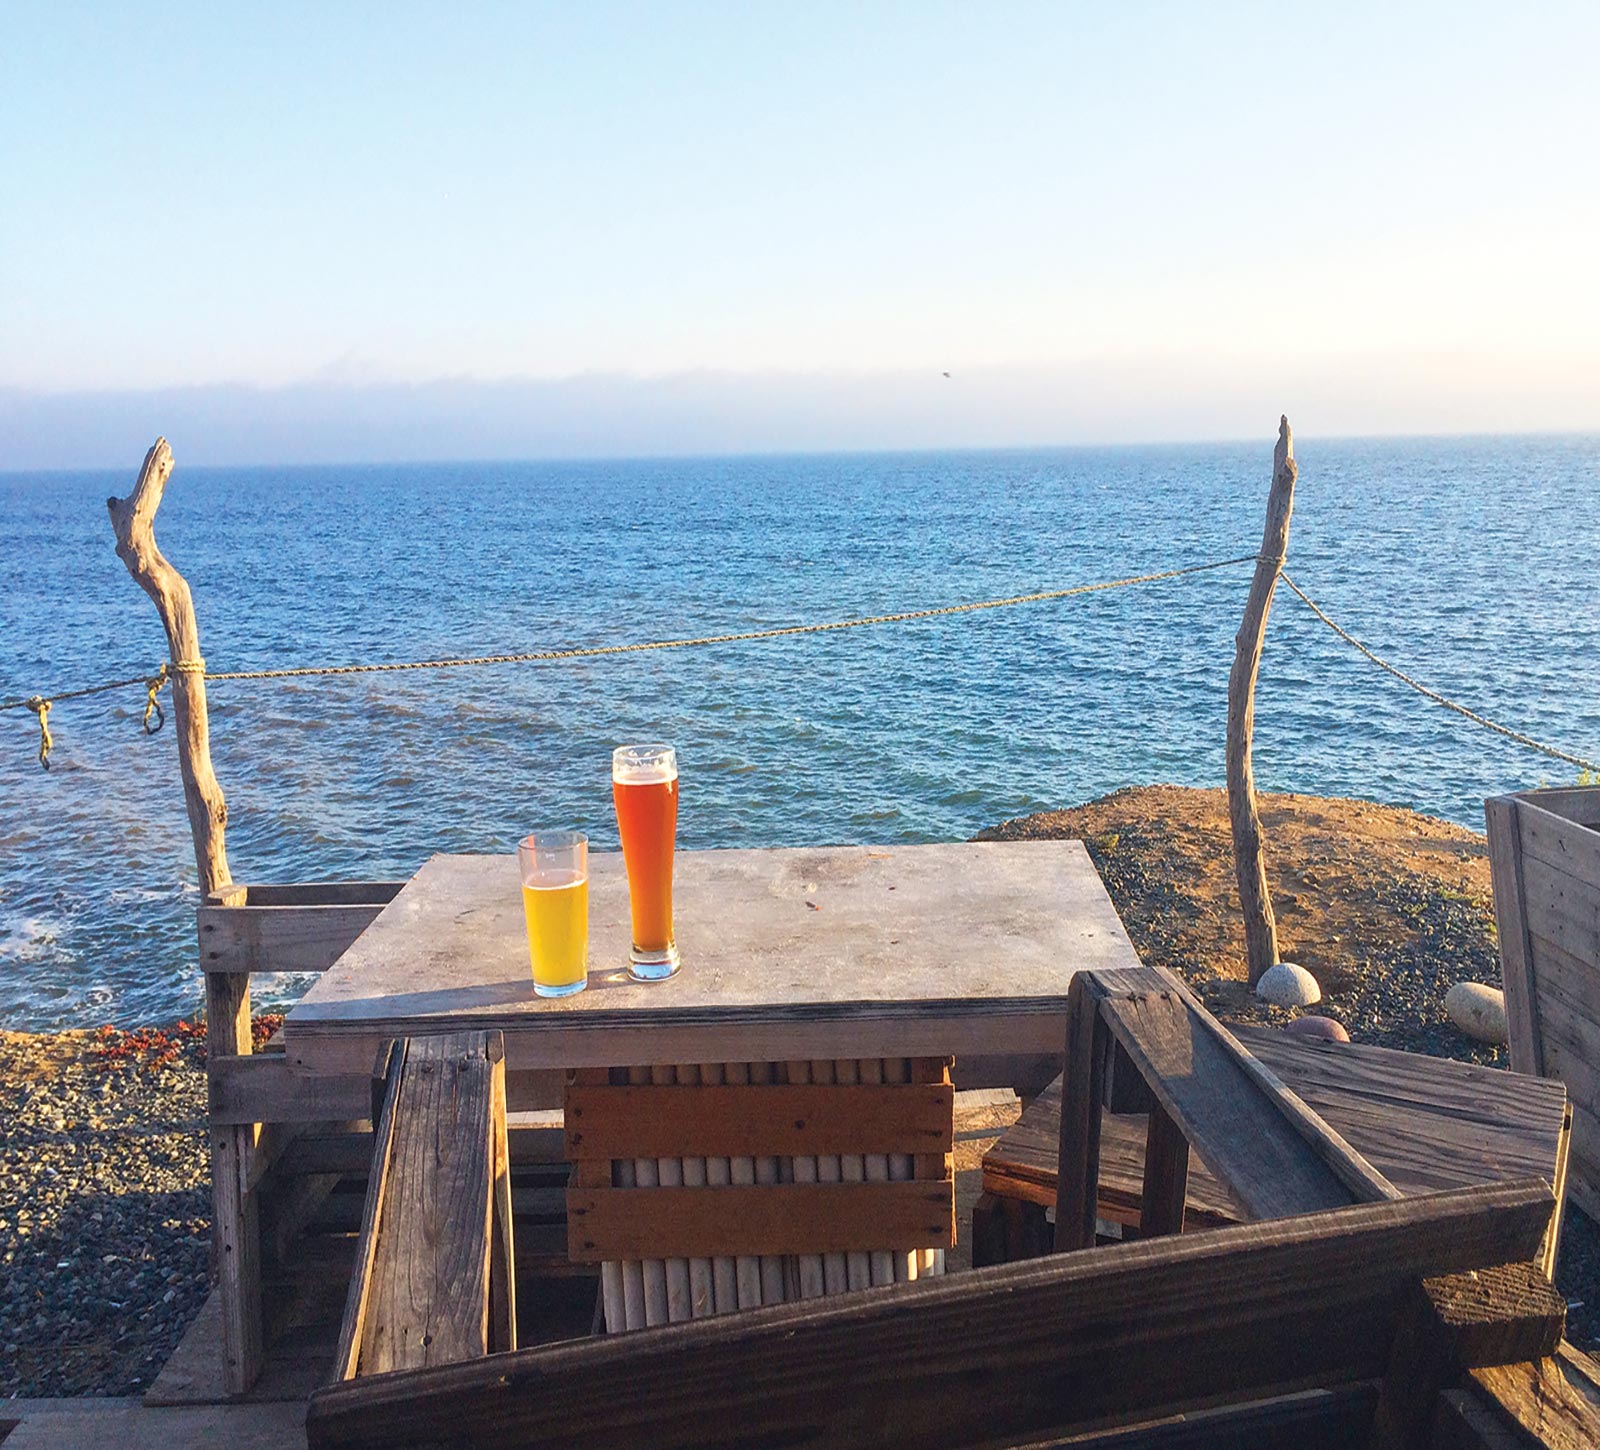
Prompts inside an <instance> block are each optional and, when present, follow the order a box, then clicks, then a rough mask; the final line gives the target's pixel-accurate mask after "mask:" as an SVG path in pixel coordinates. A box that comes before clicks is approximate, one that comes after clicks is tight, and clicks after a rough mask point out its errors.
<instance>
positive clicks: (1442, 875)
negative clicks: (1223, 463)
mask: <svg viewBox="0 0 1600 1450" xmlns="http://www.w3.org/2000/svg"><path fill="white" fill-rule="evenodd" d="M1262 817H1263V820H1264V822H1265V825H1266V831H1267V840H1268V850H1269V852H1270V855H1269V874H1270V879H1271V886H1272V893H1273V900H1274V904H1275V906H1276V907H1277V911H1278V924H1279V934H1280V942H1281V946H1282V955H1283V956H1284V957H1285V958H1286V959H1289V960H1293V961H1297V962H1299V963H1301V964H1302V965H1303V966H1305V967H1307V968H1309V969H1310V970H1311V971H1312V972H1313V973H1314V974H1315V975H1316V977H1317V978H1318V980H1319V981H1320V982H1321V984H1322V988H1323V991H1324V993H1325V999H1324V1001H1323V1002H1322V1003H1321V1004H1319V1005H1318V1006H1317V1007H1316V1008H1315V1009H1313V1010H1315V1011H1318V1012H1323V1013H1326V1014H1327V1015H1328V1016H1331V1017H1335V1018H1337V1019H1338V1020H1339V1021H1340V1022H1342V1023H1343V1024H1344V1025H1345V1026H1346V1027H1347V1028H1348V1029H1349V1031H1350V1034H1351V1036H1352V1037H1353V1038H1354V1039H1355V1040H1356V1041H1358V1042H1373V1043H1378V1044H1381V1045H1384V1046H1390V1047H1400V1048H1405V1049H1408V1050H1410V1051H1414V1052H1431V1053H1434V1054H1437V1055H1445V1056H1451V1057H1460V1058H1466V1059H1470V1060H1475V1061H1479V1062H1489V1063H1497V1064H1499V1065H1502V1066H1503V1065H1504V1052H1503V1050H1501V1049H1496V1048H1489V1047H1484V1046H1482V1045H1481V1044H1477V1043H1474V1042H1471V1041H1470V1040H1469V1039H1467V1038H1465V1037H1463V1036H1462V1035H1461V1034H1460V1033H1459V1032H1457V1031H1456V1029H1455V1028H1454V1027H1452V1026H1451V1025H1450V1023H1449V1021H1448V1019H1447V1018H1446V1016H1445V1013H1444V1006H1443V1002H1444V993H1445V991H1446V990H1447V989H1448V988H1449V987H1450V986H1451V985H1452V984H1453V983H1454V982H1456V981H1458V980H1462V979H1467V980H1473V981H1481V982H1488V983H1492V984H1496V985H1498V982H1499V960H1498V957H1497V955H1496V950H1495V943H1494V923H1493V917H1492V914H1491V912H1490V908H1489V873H1488V863H1487V860H1486V857H1485V847H1484V842H1483V838H1482V837H1481V836H1478V835H1475V834H1473V833H1472V832H1470V831H1465V830H1462V829H1461V828H1459V827H1456V826H1451V825H1447V824H1445V823H1443V822H1440V821H1435V820H1432V819H1431V818H1429V817H1425V816H1419V815H1416V814H1414V813H1413V812H1410V811H1402V810H1394V809H1390V808H1388V807H1383V806H1375V805H1370V804H1367V803H1365V802H1361V801H1341V800H1326V799H1322V798H1317V797H1309V796H1268V797H1266V798H1265V799H1264V800H1263V802H1262ZM984 836H985V837H989V838H995V839H1008V840H1009V839H1026V838H1030V837H1040V836H1072V837H1080V838H1082V839H1083V840H1085V841H1086V842H1087V844H1088V848H1089V852H1090V854H1091V855H1092V856H1093V858H1094V860H1095V864H1096V866H1097V867H1098V868H1099V870H1100V873H1101V875H1102V877H1103V878H1104V879H1105V882H1106V885H1107V888H1108V889H1109V890H1110V893H1111V896H1112V899H1113V900H1114V901H1115V903H1116V906H1117V910H1118V911H1119V912H1120V913H1121V915H1122V919H1123V921H1124V922H1125V923H1126V924H1127V927H1128V931H1129V934H1130V936H1131V937H1132V938H1133V942H1134V945H1135V946H1136V947H1137V948H1138V949H1139V951H1140V953H1141V954H1142V955H1143V956H1144V957H1145V958H1146V960H1149V961H1156V962H1161V963H1163V964H1164V965H1166V966H1168V967H1170V968H1172V969H1173V970H1175V971H1177V972H1178V973H1180V974H1181V975H1182V976H1183V977H1185V979H1187V980H1188V981H1189V982H1190V983H1191V984H1192V985H1193V986H1194V987H1195V988H1196V990H1197V991H1199V992H1200V993H1201V994H1202V995H1203V996H1204V997H1205V999H1206V1000H1207V1001H1208V1002H1209V1003H1210V1004H1211V1006H1212V1008H1213V1010H1215V1011H1216V1012H1217V1013H1218V1014H1219V1015H1220V1016H1222V1017H1224V1018H1225V1019H1228V1020H1233V1021H1245V1020H1249V1021H1268V1022H1279V1023H1281V1022H1283V1021H1286V1020H1287V1019H1288V1017H1289V1016H1290V1015H1291V1014H1289V1013H1286V1012H1282V1011H1279V1010H1278V1009H1275V1008H1265V1007H1261V1006H1258V1005H1257V1004H1256V1003H1255V1002H1254V1001H1253V999H1252V998H1251V996H1250V994H1249V993H1248V991H1247V990H1246V989H1245V986H1244V983H1243V980H1242V979H1243V975H1244V951H1243V933H1242V929H1241V926H1240V923H1239V918H1238V916H1237V913H1236V911H1235V909H1234V907H1233V905H1232V902H1233V898H1234V888H1233V884H1232V855H1231V846H1230V844H1229V836H1228V824H1227V814H1226V803H1225V800H1224V798H1223V796H1222V793H1221V792H1220V791H1195V790H1185V789H1180V788H1177V787H1172V786H1152V787H1146V788H1136V789H1129V790H1123V791H1118V792H1116V793H1115V794H1113V795H1110V796H1107V797H1105V798H1103V799H1102V800H1099V801H1094V802H1091V803H1090V804H1088V805H1084V806H1078V807H1075V808H1073V809H1071V810H1063V811H1054V812H1047V813H1045V814H1042V815H1037V816H1031V817H1028V818H1027V819H1025V820H1018V821H1007V822H1005V823H1004V824H1003V825H1000V826H997V827H995V828H994V829H993V830H991V831H987V832H985V833H984ZM272 1025H273V1024H272V1023H270V1022H263V1023H261V1024H259V1028H260V1031H261V1032H263V1033H265V1032H266V1031H267V1030H268V1029H269V1028H270V1027H271V1026H272ZM203 1051H204V1049H203V1034H201V1033H200V1032H199V1030H198V1029H197V1028H195V1027H194V1026H193V1025H192V1024H179V1026H177V1027H174V1028H168V1029H165V1030H149V1031H144V1032H138V1033H124V1032H115V1031H111V1030H110V1029H102V1031H101V1032H99V1033H81V1032H80V1033H63V1034H55V1035H46V1036H33V1035H28V1034H21V1033H0V1400H3V1399H4V1398H6V1397H9V1396H14V1395H21V1396H48V1395H81V1394H100V1395H129V1394H138V1393H140V1392H141V1391H142V1390H143V1389H144V1388H145V1387H146V1386H148V1384H149V1383H150V1381H151V1379H152V1378H153V1377H154V1376H155V1374H156V1373H157V1371H158V1370H159V1369H160V1367H161V1366H162V1364H163V1363H164V1362H165V1361H166V1358H167V1356H168V1355H169V1354H170V1353H171V1352H172V1349H173V1348H174V1346H175V1345H176V1344H177V1342H178V1339H179V1338H180V1337H181V1335H182V1334H183V1331H184V1330H185V1328H186V1327H187V1326H188V1324H189V1322H190V1320H191V1319H192V1318H193V1316H194V1315H195V1313H196V1312H197V1311H198V1310H199V1308H200V1305H201V1303H202V1302H203V1300H204V1298H205V1295H206V1290H207V1255H208V1250H209V1237H208V1236H209V1228H210V1225H209V1207H210V1205H209V1194H208V1190H207V1186H206V1152H205V1106H206V1094H205V1075H204V1067H203ZM1557 1282H1558V1285H1559V1287H1560V1288H1561V1289H1562V1291H1563V1292H1564V1293H1565V1294H1566V1295H1567V1296H1568V1299H1569V1301H1571V1302H1572V1310H1571V1315H1570V1321H1569V1333H1570V1334H1571V1337H1572V1338H1573V1339H1574V1341H1575V1342H1577V1343H1579V1344H1582V1345H1585V1346H1592V1345H1593V1344H1594V1343H1595V1341H1596V1338H1597V1336H1600V1231H1597V1229H1596V1226H1595V1225H1594V1224H1593V1223H1591V1222H1590V1221H1589V1220H1588V1219H1587V1218H1585V1217H1584V1216H1583V1214H1581V1213H1580V1212H1578V1211H1577V1210H1575V1209H1571V1208H1570V1207H1569V1212H1568V1217H1567V1227H1566V1231H1565V1234H1564V1236H1563V1245H1562V1254H1561V1263H1560V1265H1559V1268H1558V1271H1557Z"/></svg>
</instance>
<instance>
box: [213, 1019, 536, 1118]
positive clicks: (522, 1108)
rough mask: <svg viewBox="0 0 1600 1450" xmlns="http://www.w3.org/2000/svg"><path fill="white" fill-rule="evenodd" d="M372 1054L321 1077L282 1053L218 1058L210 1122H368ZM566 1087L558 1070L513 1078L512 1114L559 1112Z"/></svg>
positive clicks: (509, 1088) (509, 1080) (509, 1090)
mask: <svg viewBox="0 0 1600 1450" xmlns="http://www.w3.org/2000/svg"><path fill="white" fill-rule="evenodd" d="M385 1040H386V1041H387V1039H385ZM379 1046H381V1044H379ZM377 1050H378V1048H377V1047H375V1048H374V1049H373V1054H375V1053H376V1051H377ZM373 1054H369V1055H368V1059H367V1067H366V1068H363V1069H362V1070H361V1071H359V1072H349V1073H341V1074H339V1075H337V1076H319V1075H316V1074H312V1073H305V1072H299V1071H297V1070H296V1068H295V1066H294V1064H293V1063H292V1062H290V1061H289V1060H288V1059H287V1058H286V1057H285V1056H284V1054H282V1053H266V1052H253V1053H246V1054H232V1055H230V1054H225V1053H218V1054H216V1055H215V1056H213V1057H210V1058H209V1059H208V1060H207V1063H206V1092H207V1097H208V1099H209V1103H210V1117H211V1121H212V1123H213V1124H218V1123H256V1122H261V1123H328V1122H345V1121H348V1120H359V1119H365V1118H368V1117H369V1116H370V1114H371V1112H372V1107H371V1080H370V1078H369V1077H368V1075H367V1072H368V1069H370V1067H371V1061H372V1056H373ZM565 1081H566V1075H565V1073H563V1072H558V1071H555V1070H554V1069H542V1070H539V1071H533V1072H508V1073H507V1074H506V1099H507V1105H508V1109H509V1111H511V1112H514V1113H516V1112H527V1111H530V1110H535V1109H543V1108H558V1107H560V1106H561V1090H562V1086H563V1084H564V1083H565Z"/></svg>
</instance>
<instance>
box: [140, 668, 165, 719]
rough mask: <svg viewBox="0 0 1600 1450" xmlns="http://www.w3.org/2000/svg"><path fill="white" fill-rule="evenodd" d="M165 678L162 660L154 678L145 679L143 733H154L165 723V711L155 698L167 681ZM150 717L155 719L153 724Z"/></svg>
mask: <svg viewBox="0 0 1600 1450" xmlns="http://www.w3.org/2000/svg"><path fill="white" fill-rule="evenodd" d="M167 678H168V676H167V666H166V662H165V661H163V662H162V665H161V669H160V671H159V672H158V673H157V674H156V676H155V678H154V679H150V680H146V681H145V701H144V733H145V734H146V735H154V734H155V733H156V732H157V731H158V730H160V729H161V727H162V726H163V725H165V724H166V723H167V712H166V711H165V710H163V709H162V708H161V705H160V702H159V701H158V700H157V699H156V695H157V694H158V693H159V692H160V690H161V688H162V687H163V686H164V685H165V684H166V683H167ZM152 719H153V720H154V721H155V724H154V725H152V724H151V723H150V722H151V720H152Z"/></svg>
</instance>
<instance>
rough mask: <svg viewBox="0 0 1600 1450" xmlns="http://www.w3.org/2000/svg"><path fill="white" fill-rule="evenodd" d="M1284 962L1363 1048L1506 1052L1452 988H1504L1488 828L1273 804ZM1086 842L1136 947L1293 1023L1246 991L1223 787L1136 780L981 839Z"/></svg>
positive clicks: (1271, 832)
mask: <svg viewBox="0 0 1600 1450" xmlns="http://www.w3.org/2000/svg"><path fill="white" fill-rule="evenodd" d="M1259 804H1260V811H1261V820H1262V826H1263V830H1264V834H1265V837H1266V847H1267V876H1268V881H1269V883H1270V886H1271V890H1272V904H1273V909H1274V911H1275V912H1276V914H1277V920H1278V944H1279V954H1280V955H1281V956H1282V958H1283V959H1284V960H1285V961H1292V962H1298V963H1299V964H1300V965H1301V966H1303V967H1306V968H1307V969H1308V970H1310V971H1311V972H1312V973H1313V974H1314V975H1315V976H1316V978H1317V980H1318V981H1319V982H1320V983H1321V984H1322V991H1323V1000H1322V1002H1321V1003H1320V1004H1319V1005H1318V1007H1317V1008H1315V1009H1314V1010H1316V1011H1318V1012H1322V1013H1325V1014H1326V1015H1328V1016H1330V1017H1334V1018H1336V1019H1337V1020H1338V1021H1340V1022H1342V1023H1344V1025H1345V1026H1346V1027H1347V1028H1349V1030H1350V1034H1351V1036H1352V1037H1353V1038H1355V1040H1357V1041H1366V1042H1375V1043H1379V1044H1382V1045H1384V1046H1390V1047H1403V1048H1408V1049H1410V1050H1412V1051H1423V1052H1432V1053H1434V1054H1435V1055H1439V1056H1450V1057H1460V1058H1466V1059H1470V1060H1474V1061H1479V1062H1500V1063H1502V1065H1503V1063H1504V1053H1503V1050H1501V1049H1495V1048H1486V1047H1482V1046H1480V1045H1478V1044H1475V1043H1472V1042H1470V1041H1468V1040H1467V1039H1466V1038H1464V1037H1462V1036H1461V1034H1460V1033H1458V1032H1457V1031H1456V1030H1455V1029H1454V1028H1453V1027H1452V1026H1451V1025H1450V1024H1449V1022H1448V1020H1447V1019H1446V1017H1445V1012H1444V994H1445V993H1446V992H1447V991H1448V990H1449V989H1450V987H1451V986H1452V985H1453V984H1454V983H1456V982H1458V981H1462V980H1471V981H1477V982H1489V983H1492V984H1494V985H1496V986H1498V985H1499V982H1500V961H1499V957H1498V954H1497V952H1496V948H1495V939H1494V916H1493V911H1492V907H1491V897H1490V888H1489V861H1488V848H1487V845H1486V844H1485V841H1484V838H1483V837H1482V836H1481V835H1478V834H1476V833H1475V832H1472V831H1468V830H1465V829H1463V828H1462V827H1460V826H1455V825H1451V824H1450V823H1449V822H1447V821H1440V820H1436V819H1434V818H1433V817H1431V816H1424V815H1419V814H1418V813H1417V812H1415V811H1409V810H1403V809H1400V808H1397V807H1394V806H1381V805H1375V804H1373V803H1372V802H1370V801H1358V800H1341V799H1336V798H1329V797H1326V796H1302V795H1267V796H1263V797H1261V799H1260V803H1259ZM1049 837H1073V838H1077V839H1080V840H1082V841H1083V842H1084V843H1085V844H1086V845H1087V847H1088V849H1089V854H1090V855H1091V856H1092V857H1093V858H1094V863H1095V866H1096V867H1097V868H1098V869H1099V872H1100V875H1101V877H1102V879H1103V880H1104V881H1105V883H1106V888H1107V890H1109V891H1110V893H1111V899H1112V900H1113V901H1114V902H1115V903H1116V907H1117V911H1118V912H1119V913H1120V915H1121V917H1122V920H1123V923H1124V924H1125V925H1126V926H1127V928H1128V934H1129V935H1130V936H1131V937H1132V939H1133V944H1134V946H1135V947H1137V948H1138V950H1139V953H1140V955H1141V956H1143V957H1144V958H1145V959H1146V960H1147V961H1151V962H1159V963H1161V964H1162V965H1163V966H1166V967H1168V968H1170V969H1171V970H1173V971H1175V972H1178V973H1179V974H1180V975H1181V976H1183V977H1184V979H1185V980H1187V981H1188V982H1189V983H1190V984H1191V985H1192V986H1194V988H1195V989H1196V991H1198V992H1200V993H1201V994H1202V996H1203V997H1204V999H1205V1000H1206V1001H1207V1002H1208V1003H1209V1004H1210V1005H1211V1006H1212V1008H1213V1010H1215V1011H1217V1012H1218V1013H1219V1015H1221V1016H1223V1017H1225V1018H1228V1019H1231V1020H1236V1021H1245V1020H1248V1021H1283V1020H1286V1018H1287V1016H1288V1015H1289V1014H1286V1013H1282V1012H1279V1011H1277V1010H1276V1009H1272V1008H1267V1007H1264V1006H1261V1005H1259V1004H1257V1003H1256V1002H1255V1000H1254V999H1253V998H1252V997H1251V995H1250V994H1249V992H1248V990H1247V989H1246V988H1245V986H1244V977H1245V955H1244V925H1243V921H1242V919H1241V917H1240V914H1239V906H1238V890H1237V887H1236V886H1235V883H1234V875H1233V841H1232V836H1231V834H1230V832H1229V828H1228V801H1227V795H1226V793H1225V792H1223V791H1220V790H1196V789H1192V788H1189V787H1184V786H1175V785H1152V786H1132V787H1129V788H1127V789H1124V790H1119V791H1115V792H1114V793H1112V794H1111V795H1108V796H1103V797H1102V798H1101V799H1099V800H1096V801H1090V802H1089V803H1088V804H1086V805H1081V806H1074V807H1073V808H1071V809H1070V810H1062V811H1044V812H1041V813H1040V814H1038V815H1033V816H1025V817H1022V818H1020V819H1018V820H1014V821H1006V822H1004V823H1003V824H1001V825H999V826H995V827H993V828H991V829H989V830H987V831H984V832H981V833H980V835H979V837H978V839H979V840H996V841H1018V840H1034V839H1043V838H1049Z"/></svg>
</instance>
